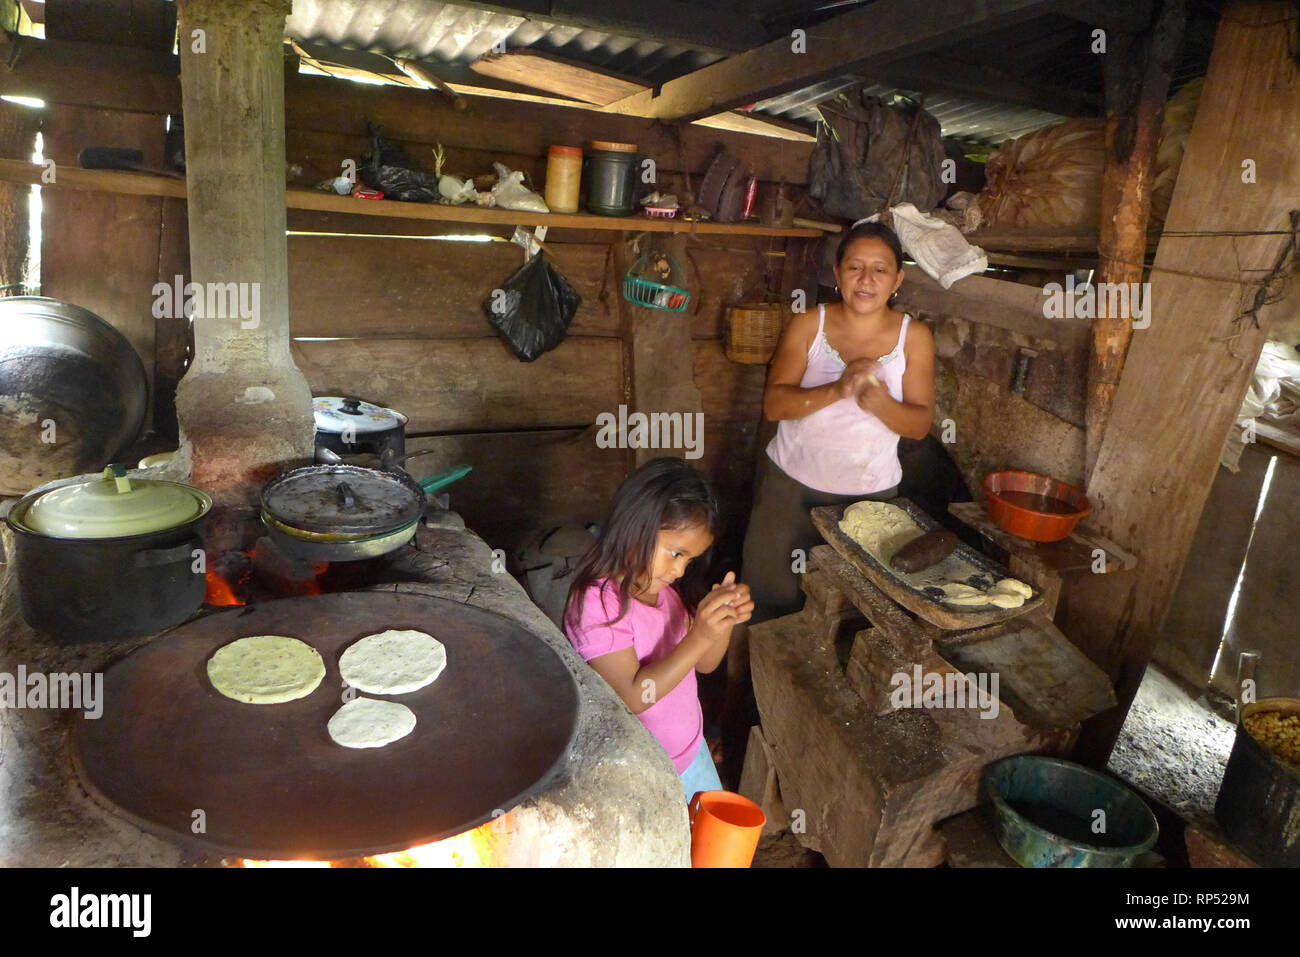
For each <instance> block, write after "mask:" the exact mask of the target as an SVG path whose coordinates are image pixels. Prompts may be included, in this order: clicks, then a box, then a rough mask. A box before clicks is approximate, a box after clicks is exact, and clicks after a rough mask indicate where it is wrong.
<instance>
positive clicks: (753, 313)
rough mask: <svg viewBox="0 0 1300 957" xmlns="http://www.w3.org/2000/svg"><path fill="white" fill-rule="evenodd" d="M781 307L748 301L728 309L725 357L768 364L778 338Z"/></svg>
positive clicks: (754, 363)
mask: <svg viewBox="0 0 1300 957" xmlns="http://www.w3.org/2000/svg"><path fill="white" fill-rule="evenodd" d="M781 314H782V310H781V304H780V303H779V302H748V303H742V304H741V305H739V306H728V307H727V358H728V359H730V360H731V361H732V362H743V363H747V364H750V365H767V364H768V362H770V361H771V360H772V353H774V352H776V343H777V340H778V339H780V338H781Z"/></svg>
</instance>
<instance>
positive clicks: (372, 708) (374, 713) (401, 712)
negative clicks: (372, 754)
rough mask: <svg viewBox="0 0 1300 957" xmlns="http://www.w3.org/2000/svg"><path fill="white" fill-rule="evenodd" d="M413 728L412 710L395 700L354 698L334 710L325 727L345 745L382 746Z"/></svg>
mask: <svg viewBox="0 0 1300 957" xmlns="http://www.w3.org/2000/svg"><path fill="white" fill-rule="evenodd" d="M414 728H415V712H414V711H412V710H411V709H410V708H408V707H407V706H406V705H404V704H398V703H397V702H396V701H380V700H379V699H377V698H354V699H352V700H351V701H349V702H348V703H347V704H345V705H344V706H343V707H341V708H339V710H338V711H335V712H334V715H333V717H331V718H330V720H329V724H328V725H326V730H328V731H329V735H330V737H331V738H333V739H334V743H335V744H341V745H343V747H345V748H382V747H383V746H384V745H386V744H391V743H392V742H394V741H396V740H397V739H399V738H404V737H406V736H407V735H408V734H410V733H411V731H412V730H413V729H414Z"/></svg>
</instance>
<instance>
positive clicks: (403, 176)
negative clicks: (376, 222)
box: [357, 124, 438, 203]
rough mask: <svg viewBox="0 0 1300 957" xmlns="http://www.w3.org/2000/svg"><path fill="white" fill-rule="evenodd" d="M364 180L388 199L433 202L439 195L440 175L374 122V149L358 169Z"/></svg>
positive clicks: (371, 132)
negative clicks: (422, 163)
mask: <svg viewBox="0 0 1300 957" xmlns="http://www.w3.org/2000/svg"><path fill="white" fill-rule="evenodd" d="M357 173H358V175H359V176H360V177H361V182H363V183H365V184H366V185H367V186H369V187H370V188H371V189H377V190H379V191H380V192H381V193H383V194H384V198H385V199H398V200H401V201H403V202H407V203H432V202H435V201H436V200H437V199H438V178H437V177H436V176H434V175H432V174H431V173H428V172H426V171H425V170H424V168H423V167H421V166H420V164H419V163H417V162H416V161H415V159H414V158H412V157H411V155H410V154H409V153H407V152H406V150H404V149H402V147H400V146H398V145H397V144H396V143H390V142H389V141H388V140H386V139H385V138H384V135H383V134H382V133H380V132H379V127H377V126H375V125H374V124H371V126H370V151H369V152H368V153H366V154H365V155H364V156H362V157H361V167H360V168H359V169H358V170H357Z"/></svg>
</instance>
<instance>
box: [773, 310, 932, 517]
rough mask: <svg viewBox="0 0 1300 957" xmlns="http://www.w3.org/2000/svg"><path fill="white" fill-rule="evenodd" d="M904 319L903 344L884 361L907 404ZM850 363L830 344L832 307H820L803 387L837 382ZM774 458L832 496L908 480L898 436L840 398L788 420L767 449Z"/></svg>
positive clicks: (897, 395)
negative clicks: (829, 313)
mask: <svg viewBox="0 0 1300 957" xmlns="http://www.w3.org/2000/svg"><path fill="white" fill-rule="evenodd" d="M911 319H912V317H911V316H903V325H902V328H901V329H899V330H898V343H897V344H896V345H895V346H894V350H893V351H892V352H891V353H889V355H887V356H881V357H880V359H879V360H878V361H879V362H880V364H881V366H883V367H884V383H885V386H886V387H887V388H888V389H889V394H890V395H891V396H892V397H893V398H894V399H895V400H896V401H898V402H901V401H903V372H904V370H905V369H906V368H907V357H906V356H905V355H904V354H903V343H904V342H906V341H907V324H908V323H909V322H910V321H911ZM844 366H845V362H844V360H843V359H841V358H840V355H839V353H838V352H836V351H835V350H834V349H833V348H832V347H831V344H830V343H829V342H827V341H826V307H825V306H818V307H817V336H816V338H814V339H813V344H812V346H811V347H810V348H809V349H808V368H807V369H806V370H805V371H804V374H803V379H802V381H800V383H799V385H800V387H801V388H804V389H811V388H815V387H816V386H819V385H825V384H826V383H828V382H834V381H835V380H836V379H838V378H839V377H840V376H841V375H842V374H843V373H844ZM767 454H768V457H769V458H771V459H772V461H773V462H775V463H776V464H777V465H778V466H780V468H781V471H783V472H785V474H786V475H788V476H790V477H791V478H792V479H794V480H795V481H797V482H800V483H802V484H804V485H806V486H808V487H809V488H812V489H817V490H818V491H820V492H829V493H831V494H832V495H869V494H871V493H872V492H883V491H884V490H885V489H889V488H893V487H894V486H895V485H897V484H898V483H899V480H900V479H901V478H902V477H903V469H902V467H901V466H900V465H899V464H898V433H897V432H894V431H893V430H891V429H890V428H889V426H887V425H885V423H883V422H881V421H880V419H878V418H876V417H875V416H874V415H873V414H872V413H870V412H866V411H864V410H863V409H861V408H859V407H858V403H857V400H856V399H854V398H848V399H839V400H837V401H835V402H832V403H831V404H830V405H828V406H826V408H824V409H819V410H817V411H816V412H814V413H812V414H811V415H806V416H804V417H803V418H802V419H784V420H782V422H781V423H780V424H779V425H778V426H777V430H776V438H774V439H773V440H772V441H771V442H770V443H769V444H768V446H767Z"/></svg>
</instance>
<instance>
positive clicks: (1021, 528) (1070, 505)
mask: <svg viewBox="0 0 1300 957" xmlns="http://www.w3.org/2000/svg"><path fill="white" fill-rule="evenodd" d="M1007 493H1011V494H1010V496H1008V494H1007ZM1016 493H1022V494H1029V495H1042V496H1045V497H1047V498H1050V499H1054V500H1055V501H1056V502H1057V503H1058V504H1059V505H1060V507H1061V509H1063V511H1056V512H1050V511H1043V510H1041V509H1037V508H1033V507H1030V506H1029V505H1028V504H1027V503H1024V502H1019V503H1018V502H1016V501H1014V499H1016V498H1019V497H1020V496H1019V495H1017V494H1016ZM984 498H985V501H986V502H987V503H988V509H989V515H991V516H992V517H993V521H995V522H997V523H998V526H999V527H1000V528H1003V529H1005V530H1006V531H1008V532H1010V533H1011V534H1012V535H1018V536H1019V537H1021V538H1027V539H1029V541H1031V542H1059V541H1060V540H1061V539H1063V538H1065V537H1066V536H1067V535H1069V534H1070V533H1071V532H1072V531H1074V526H1076V525H1078V524H1079V520H1080V519H1081V518H1083V517H1084V516H1085V515H1087V514H1089V513H1090V512H1091V511H1092V505H1091V504H1090V503H1089V502H1088V497H1087V496H1086V495H1084V494H1083V493H1082V492H1080V491H1079V490H1078V489H1077V488H1075V487H1074V486H1073V485H1066V484H1065V483H1064V482H1060V481H1057V480H1056V479H1054V478H1052V477H1051V476H1048V475H1039V474H1038V473H1037V472H1019V471H1005V472H993V473H991V474H989V475H986V476H984ZM1009 499H1010V500H1009Z"/></svg>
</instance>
